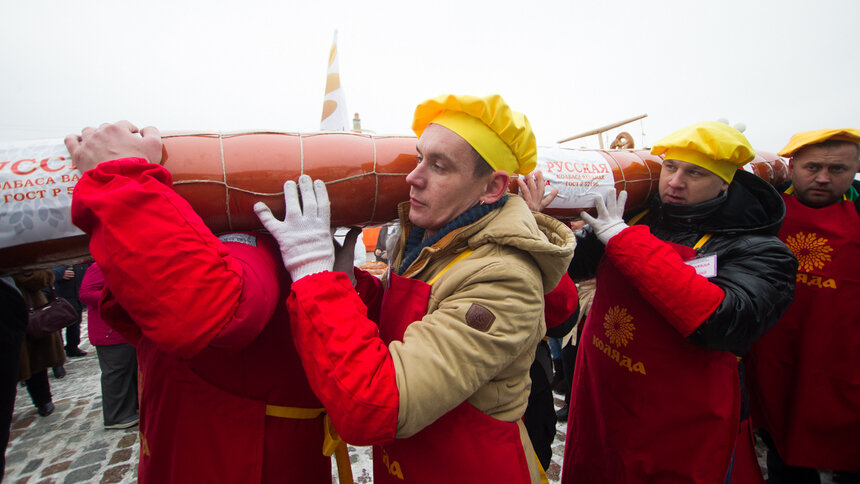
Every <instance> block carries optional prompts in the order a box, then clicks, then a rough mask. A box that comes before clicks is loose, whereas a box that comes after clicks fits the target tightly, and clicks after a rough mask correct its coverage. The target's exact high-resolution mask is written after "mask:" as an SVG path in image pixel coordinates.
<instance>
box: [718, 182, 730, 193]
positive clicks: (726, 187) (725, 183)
mask: <svg viewBox="0 0 860 484" xmlns="http://www.w3.org/2000/svg"><path fill="white" fill-rule="evenodd" d="M728 189H729V182H727V181H723V184H722V185H721V186H720V193H722V192H724V191H726V190H728Z"/></svg>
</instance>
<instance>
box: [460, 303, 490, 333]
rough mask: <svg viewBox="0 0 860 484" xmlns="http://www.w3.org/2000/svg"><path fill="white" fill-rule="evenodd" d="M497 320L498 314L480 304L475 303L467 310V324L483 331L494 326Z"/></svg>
mask: <svg viewBox="0 0 860 484" xmlns="http://www.w3.org/2000/svg"><path fill="white" fill-rule="evenodd" d="M495 320H496V315H495V314H493V312H492V311H490V310H489V309H487V308H485V307H484V306H481V305H480V304H474V303H473V304H472V307H470V308H469V310H468V311H466V324H468V325H469V327H471V328H475V329H477V330H478V331H481V332H487V330H489V329H490V328H491V327H492V326H493V322H494V321H495Z"/></svg>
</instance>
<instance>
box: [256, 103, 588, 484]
mask: <svg viewBox="0 0 860 484" xmlns="http://www.w3.org/2000/svg"><path fill="white" fill-rule="evenodd" d="M413 130H415V132H416V134H417V135H418V136H419V140H418V144H417V150H418V165H417V167H416V168H415V169H414V170H413V171H412V172H411V173H410V174H409V176H408V177H407V178H406V181H407V182H408V183H409V184H410V186H411V191H410V200H409V202H408V203H404V204H403V205H402V206H401V207H400V210H399V211H400V215H401V223H402V226H403V230H402V233H401V235H400V237H399V239H398V241H397V243H396V245H395V247H394V249H393V252H392V254H391V271H390V272H389V274H387V275H386V277H384V278H383V280H382V281H381V283H380V282H378V281H377V280H376V279H375V278H373V277H370V276H367V275H366V274H363V273H361V272H356V274H355V275H356V282H355V285H354V286H353V284H352V283H351V282H350V279H349V278H348V277H347V276H346V275H345V274H343V273H339V272H332V268H333V264H334V249H333V246H332V244H331V242H330V237H329V236H328V230H329V201H328V195H327V192H326V190H325V185H324V184H323V183H322V182H321V181H316V182H313V183H312V182H311V180H310V178H308V177H302V178H300V180H299V187H300V188H301V193H302V207H301V208H300V206H299V201H298V193H297V188H296V184H295V183H294V182H292V181H289V182H287V183H286V184H285V186H284V192H285V199H286V206H287V214H286V219H285V221H284V222H280V221H278V220H276V219H274V218H273V217H272V215H271V213H270V212H269V210H268V208H267V207H265V205H263V204H258V205H257V206H256V207H255V210H256V211H257V213H258V215H259V216H260V218H261V220H262V221H263V223H264V225H265V226H266V228H267V229H268V230H269V231H270V232H271V233H272V234H273V235H274V236H275V238H277V239H278V241H279V244H280V247H281V254H282V257H283V259H284V265H285V266H286V267H287V270H288V271H289V272H290V274H291V276H292V278H293V285H292V293H291V295H290V298H289V300H288V303H287V304H288V308H289V310H290V314H291V323H292V330H293V336H294V340H295V343H296V346H297V348H298V351H299V354H300V356H301V358H302V362H303V364H304V367H305V370H306V372H307V373H308V378H309V380H310V382H311V386H312V388H313V389H314V392H315V393H316V395H317V396H318V397H319V398H320V400H321V401H322V402H323V404H324V405H325V407H326V409H327V412H328V413H329V415H330V417H331V419H332V422H333V424H334V427H335V429H336V430H337V431H338V432H339V433H340V435H341V436H342V437H343V438H344V440H346V441H347V442H350V443H354V444H359V445H369V444H372V445H373V446H374V449H373V452H374V482H377V483H388V482H410V483H421V482H540V478H541V474H542V471H541V469H540V466H539V464H538V463H537V461H536V458H535V454H534V451H533V449H532V447H531V444H530V443H529V439H528V436H527V434H526V431H525V428H524V426H523V424H522V421H521V417H522V415H523V412H524V410H525V408H526V404H527V398H528V391H529V386H530V381H529V377H528V374H529V366H530V365H531V363H532V359H533V355H534V348H535V345H536V344H537V342H538V341H539V340H540V338H541V337H542V336H543V334H544V331H545V324H544V316H543V311H544V303H543V297H544V293H545V292H549V291H550V290H552V289H553V288H555V287H556V285H557V284H558V283H559V280H560V279H561V276H562V275H563V274H564V272H565V269H566V267H567V265H568V262H569V261H570V259H571V257H572V255H573V248H574V238H573V234H572V232H571V231H570V230H569V229H568V228H567V227H565V226H564V225H563V224H561V223H560V222H557V221H555V220H553V219H551V218H548V217H545V216H542V215H537V216H534V215H533V214H532V213H531V212H530V210H529V209H528V207H527V206H526V204H525V203H524V202H523V201H522V199H520V198H519V197H517V196H514V195H509V194H507V188H508V184H509V182H510V176H511V174H513V173H520V174H526V173H529V172H530V171H532V170H533V168H534V165H535V160H536V145H535V139H534V134H533V133H532V130H531V127H530V125H529V123H528V120H527V119H526V118H525V116H523V115H522V114H520V113H516V112H514V111H512V110H511V109H510V108H509V107H508V106H507V104H505V103H504V101H503V100H502V98H501V97H500V96H489V97H486V98H478V97H474V96H455V95H444V96H439V97H437V98H434V99H430V100H427V101H425V102H423V103H421V104H420V105H419V106H418V107H417V108H416V110H415V118H414V122H413Z"/></svg>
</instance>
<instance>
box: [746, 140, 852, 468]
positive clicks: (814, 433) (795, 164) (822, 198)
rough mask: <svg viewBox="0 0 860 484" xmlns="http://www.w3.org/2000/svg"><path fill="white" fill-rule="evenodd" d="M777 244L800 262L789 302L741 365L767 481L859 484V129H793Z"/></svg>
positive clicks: (785, 152) (782, 153)
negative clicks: (829, 477) (824, 472)
mask: <svg viewBox="0 0 860 484" xmlns="http://www.w3.org/2000/svg"><path fill="white" fill-rule="evenodd" d="M779 154H780V156H785V157H789V158H790V161H789V165H788V171H789V175H790V177H791V181H790V184H789V185H788V186H783V187H780V188H781V191H782V199H783V200H784V201H785V206H786V216H785V222H784V223H783V224H782V229H781V230H780V232H779V238H780V239H781V240H782V241H784V242H785V243H786V245H788V247H789V248H790V249H791V250H792V251H793V252H794V253H795V255H796V256H797V258H798V259H799V260H800V268H799V271H798V273H797V278H796V286H795V290H794V302H793V303H792V304H791V307H789V309H788V311H787V312H786V313H785V315H784V316H783V317H782V319H781V320H780V321H779V324H777V325H776V327H774V328H773V329H772V330H771V331H770V332H769V333H768V334H766V335H765V336H764V337H763V338H762V339H761V340H760V341H759V342H758V343H756V345H755V346H754V347H753V351H752V353H751V355H750V357H749V358H748V359H747V360H746V364H747V366H748V368H749V375H750V378H749V385H750V392H751V395H752V397H753V398H752V410H753V421H754V423H755V424H756V425H757V426H759V427H761V430H762V432H761V434H762V437H763V438H764V441H765V442H766V443H767V446H768V453H767V473H768V483H774V484H779V483H798V484H807V483H816V484H817V483H819V482H820V477H819V473H818V471H817V469H832V470H834V471H835V472H834V481H836V482H839V483H860V311H858V310H857V300H858V298H860V196H858V190H860V182H858V181H855V180H854V176H855V174H856V173H857V171H858V169H860V161H858V158H860V130H857V129H822V130H816V131H807V132H803V133H797V134H795V135H794V136H792V137H791V140H789V142H788V145H786V147H785V148H783V149H782V151H780V153H779Z"/></svg>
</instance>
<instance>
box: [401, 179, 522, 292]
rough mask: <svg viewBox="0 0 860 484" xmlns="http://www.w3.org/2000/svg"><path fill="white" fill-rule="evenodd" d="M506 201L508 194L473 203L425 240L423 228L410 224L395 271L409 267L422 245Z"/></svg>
mask: <svg viewBox="0 0 860 484" xmlns="http://www.w3.org/2000/svg"><path fill="white" fill-rule="evenodd" d="M507 201H508V196H507V195H504V196H503V197H502V198H500V199H498V200H496V201H495V202H493V203H490V204H486V205H475V206H474V207H472V208H470V209H469V210H466V211H465V212H463V213H461V214H460V215H458V216H457V217H456V218H455V219H454V220H452V221H450V222H448V224H447V225H445V226H444V227H442V228H441V229H440V230H439V231H438V232H436V233H435V234H433V235H432V236H431V237H428V238H427V240H424V241H423V242H422V239H424V232H425V230H424V229H423V228H421V227H419V226H417V225H414V226H412V231H411V232H409V236H408V237H407V238H406V247H404V248H403V251H404V253H405V254H406V255H405V256H404V257H403V262H401V264H400V268H399V270H397V271H395V273H396V274H397V275H400V274H403V271H405V270H406V268H407V267H409V266H410V265H411V264H412V263H413V262H415V259H417V258H418V254H420V253H421V249H423V248H424V247H429V246H431V245H433V244H435V243H436V242H438V241H439V240H440V239H442V237H445V236H446V235H447V234H448V233H450V232H451V231H452V230H456V229H459V228H460V227H465V226H466V225H469V224H472V223H474V222H477V221H478V220H480V219H481V218H482V217H484V215H487V214H488V213H490V212H492V211H493V210H495V209H497V208H499V207H501V206H502V205H504V204H505V202H507Z"/></svg>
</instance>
